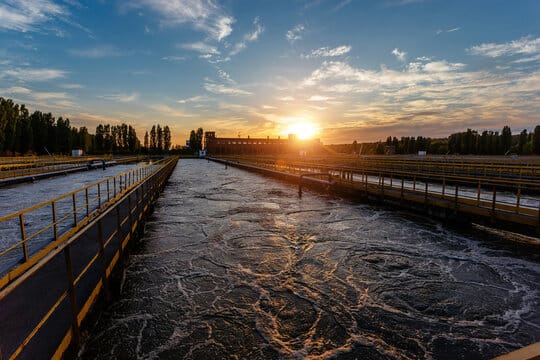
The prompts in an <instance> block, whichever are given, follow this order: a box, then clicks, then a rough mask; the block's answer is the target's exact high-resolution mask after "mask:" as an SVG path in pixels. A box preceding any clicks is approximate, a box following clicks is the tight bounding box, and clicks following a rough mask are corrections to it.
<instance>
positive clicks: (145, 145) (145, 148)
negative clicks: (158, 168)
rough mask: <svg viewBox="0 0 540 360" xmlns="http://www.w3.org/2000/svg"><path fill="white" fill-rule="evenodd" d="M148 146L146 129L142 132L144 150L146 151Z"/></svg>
mask: <svg viewBox="0 0 540 360" xmlns="http://www.w3.org/2000/svg"><path fill="white" fill-rule="evenodd" d="M148 146H149V137H148V131H147V132H145V133H144V150H145V151H146V152H148Z"/></svg>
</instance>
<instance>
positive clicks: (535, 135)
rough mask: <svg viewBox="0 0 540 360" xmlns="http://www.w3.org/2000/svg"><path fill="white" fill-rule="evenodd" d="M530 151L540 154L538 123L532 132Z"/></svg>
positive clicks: (539, 128)
mask: <svg viewBox="0 0 540 360" xmlns="http://www.w3.org/2000/svg"><path fill="white" fill-rule="evenodd" d="M532 140H533V141H532V144H533V148H532V151H533V152H534V153H535V154H539V155H540V125H536V127H535V128H534V132H533V139H532Z"/></svg>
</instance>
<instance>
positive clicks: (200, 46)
mask: <svg viewBox="0 0 540 360" xmlns="http://www.w3.org/2000/svg"><path fill="white" fill-rule="evenodd" d="M177 47H179V48H182V49H186V50H193V51H197V52H200V53H201V54H219V51H218V49H217V48H216V47H215V46H212V45H209V44H207V43H204V42H202V41H199V42H195V43H190V44H179V45H178V46H177Z"/></svg>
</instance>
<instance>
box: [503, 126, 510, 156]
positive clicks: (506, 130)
mask: <svg viewBox="0 0 540 360" xmlns="http://www.w3.org/2000/svg"><path fill="white" fill-rule="evenodd" d="M501 147H502V153H503V154H506V153H507V152H508V151H509V150H510V147H512V130H510V127H509V126H507V125H505V126H504V127H503V129H502V132H501Z"/></svg>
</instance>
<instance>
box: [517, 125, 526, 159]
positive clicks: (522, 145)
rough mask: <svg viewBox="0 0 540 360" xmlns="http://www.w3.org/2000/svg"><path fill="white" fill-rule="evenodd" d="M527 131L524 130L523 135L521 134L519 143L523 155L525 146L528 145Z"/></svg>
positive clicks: (519, 149)
mask: <svg viewBox="0 0 540 360" xmlns="http://www.w3.org/2000/svg"><path fill="white" fill-rule="evenodd" d="M527 139H528V135H527V129H523V131H522V132H521V133H519V141H518V151H519V153H520V154H523V148H524V147H525V144H527Z"/></svg>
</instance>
